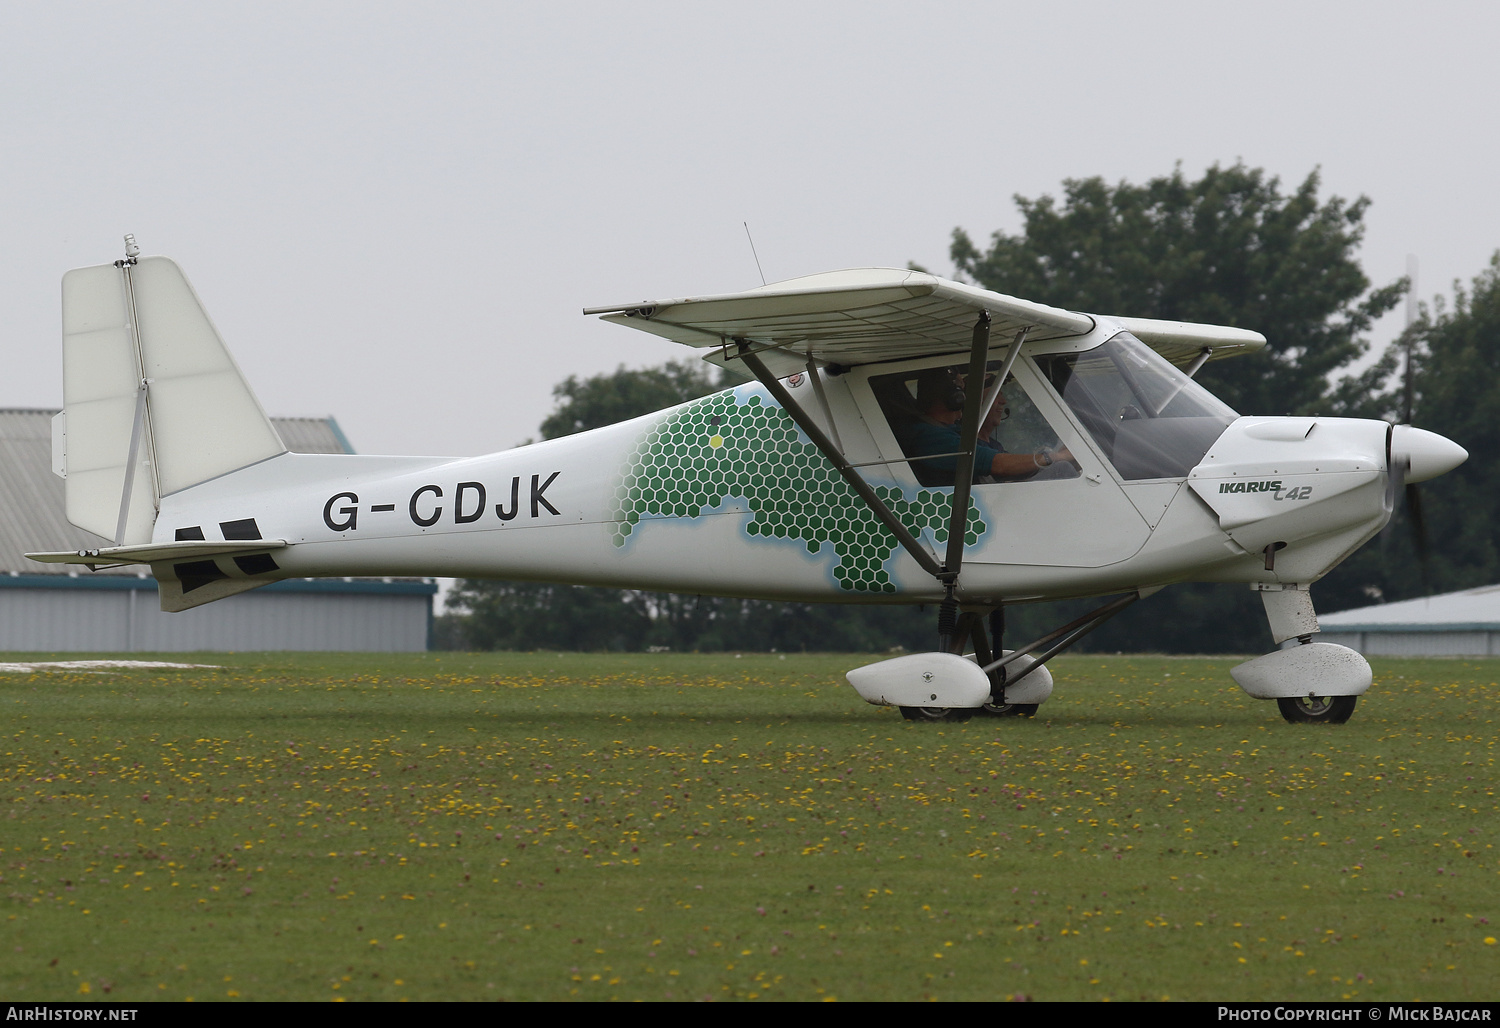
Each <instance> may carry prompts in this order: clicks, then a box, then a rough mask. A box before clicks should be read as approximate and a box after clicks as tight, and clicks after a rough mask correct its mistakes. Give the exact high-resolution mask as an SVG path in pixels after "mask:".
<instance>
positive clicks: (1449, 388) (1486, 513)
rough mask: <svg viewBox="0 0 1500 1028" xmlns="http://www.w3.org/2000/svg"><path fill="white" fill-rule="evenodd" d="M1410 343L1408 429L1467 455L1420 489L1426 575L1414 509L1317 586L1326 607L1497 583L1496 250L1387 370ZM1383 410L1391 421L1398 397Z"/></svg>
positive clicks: (1499, 341)
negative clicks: (1425, 431) (1436, 436)
mask: <svg viewBox="0 0 1500 1028" xmlns="http://www.w3.org/2000/svg"><path fill="white" fill-rule="evenodd" d="M1408 344H1410V346H1411V348H1412V353H1413V358H1414V360H1413V384H1414V386H1415V389H1414V398H1413V404H1412V423H1413V424H1415V425H1417V426H1418V427H1420V428H1426V429H1429V430H1431V431H1433V432H1437V433H1439V434H1440V435H1445V436H1447V437H1448V438H1449V439H1452V440H1453V441H1454V442H1456V443H1458V444H1459V445H1460V446H1463V447H1465V448H1466V449H1468V451H1469V452H1470V454H1471V455H1472V456H1471V457H1470V458H1469V460H1467V461H1465V462H1464V463H1463V464H1461V465H1460V466H1459V467H1458V468H1456V469H1455V470H1453V471H1450V472H1448V473H1447V474H1446V475H1443V476H1442V477H1441V478H1436V479H1433V480H1432V481H1430V482H1424V483H1422V484H1421V485H1420V486H1419V487H1418V488H1419V489H1420V491H1421V504H1422V514H1423V520H1424V521H1425V523H1426V536H1427V542H1428V545H1427V550H1428V556H1427V561H1426V568H1425V571H1424V568H1423V561H1422V559H1421V557H1420V556H1419V554H1418V549H1417V546H1416V540H1415V538H1414V536H1413V532H1412V528H1413V525H1412V519H1411V512H1410V511H1407V510H1403V511H1401V512H1400V513H1399V514H1398V516H1397V518H1396V521H1395V523H1394V524H1393V525H1392V526H1391V529H1390V531H1388V532H1387V533H1385V534H1384V535H1383V536H1382V537H1381V538H1380V539H1379V540H1377V541H1375V542H1373V543H1371V544H1369V545H1367V546H1366V547H1365V548H1364V549H1362V550H1361V551H1360V552H1358V553H1356V554H1355V555H1354V556H1353V557H1351V558H1350V559H1349V560H1348V561H1347V562H1345V563H1344V564H1343V565H1341V566H1340V567H1339V568H1337V569H1336V570H1335V571H1334V572H1333V573H1332V574H1330V575H1329V576H1328V577H1327V578H1326V579H1324V581H1323V582H1322V583H1320V586H1319V589H1320V592H1325V593H1327V594H1328V595H1329V596H1330V597H1331V598H1332V599H1333V600H1334V602H1335V604H1336V605H1335V606H1332V607H1330V609H1342V608H1345V607H1355V606H1363V605H1365V604H1368V603H1371V602H1373V601H1376V600H1402V599H1409V598H1411V597H1415V596H1420V595H1422V594H1423V593H1424V592H1426V591H1431V592H1447V591H1451V590H1454V589H1467V588H1472V587H1474V586H1479V585H1487V584H1490V583H1493V582H1495V581H1497V580H1500V546H1497V541H1496V528H1495V526H1496V524H1497V523H1500V468H1497V467H1496V465H1495V462H1494V461H1493V460H1492V459H1490V456H1491V455H1493V454H1495V453H1500V423H1497V422H1496V420H1495V417H1494V413H1493V412H1494V411H1496V410H1500V253H1497V254H1496V255H1495V256H1494V257H1492V258H1491V259H1490V264H1489V267H1487V268H1486V269H1485V270H1484V271H1482V272H1481V273H1480V274H1479V275H1477V276H1476V277H1475V278H1474V281H1473V282H1472V284H1471V285H1470V286H1469V287H1468V288H1464V287H1463V286H1461V285H1457V284H1455V286H1454V297H1453V301H1452V303H1451V305H1450V304H1449V303H1448V302H1446V301H1445V300H1444V299H1443V298H1442V297H1440V296H1439V297H1436V298H1434V300H1433V302H1432V303H1431V304H1424V305H1423V306H1422V311H1421V315H1420V317H1418V318H1417V319H1416V321H1414V322H1413V323H1412V325H1411V326H1410V328H1408V329H1407V331H1406V333H1405V334H1403V336H1402V337H1401V338H1400V339H1398V340H1397V341H1396V342H1395V343H1393V344H1392V346H1391V350H1390V352H1389V353H1388V354H1387V358H1388V359H1389V360H1390V361H1391V363H1393V364H1394V362H1395V359H1396V357H1397V355H1399V354H1402V353H1403V352H1404V351H1405V349H1406V347H1407V345H1408ZM1387 406H1388V407H1389V408H1390V411H1389V413H1390V414H1391V415H1392V418H1393V420H1394V415H1395V410H1396V407H1397V404H1396V402H1395V397H1394V396H1391V397H1388V398H1387ZM1320 603H1321V599H1320Z"/></svg>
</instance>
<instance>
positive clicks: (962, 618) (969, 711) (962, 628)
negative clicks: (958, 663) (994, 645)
mask: <svg viewBox="0 0 1500 1028" xmlns="http://www.w3.org/2000/svg"><path fill="white" fill-rule="evenodd" d="M978 619H979V615H977V614H971V613H968V612H965V613H963V614H960V613H959V610H958V603H957V602H956V601H954V600H953V599H952V597H951V596H950V597H949V598H948V599H945V600H944V601H943V605H942V606H941V607H939V608H938V650H939V651H941V652H943V653H957V654H959V655H962V654H963V652H964V646H965V644H966V643H967V642H968V641H969V633H970V632H971V631H973V630H975V629H978V631H979V633H980V635H981V636H982V635H983V632H984V629H983V628H981V627H980V626H979V620H978ZM974 714H975V711H974V709H973V708H971V707H902V708H901V716H902V717H904V718H906V720H908V721H967V720H969V718H971V717H973V716H974Z"/></svg>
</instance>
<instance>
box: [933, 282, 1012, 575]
mask: <svg viewBox="0 0 1500 1028" xmlns="http://www.w3.org/2000/svg"><path fill="white" fill-rule="evenodd" d="M1016 349H1017V348H1016V347H1012V348H1011V353H1012V354H1014V353H1015V352H1016ZM989 360H990V312H989V311H980V312H979V320H978V321H976V322H974V341H973V343H972V344H971V345H970V347H969V377H968V378H967V379H965V380H964V414H963V420H962V421H960V422H959V428H958V460H956V461H955V462H954V468H953V505H952V507H951V509H950V513H949V515H948V554H947V558H946V559H945V560H944V561H943V573H942V574H941V575H940V576H939V579H940V580H941V581H942V583H943V585H944V587H945V588H946V589H947V591H948V599H949V600H952V598H953V586H954V583H955V582H957V581H958V573H959V571H960V570H962V568H963V563H964V535H965V534H966V533H967V531H968V528H969V496H970V495H971V494H972V493H973V491H974V447H975V444H977V443H978V442H979V419H980V417H981V415H982V413H983V412H982V411H981V409H980V406H981V401H982V400H983V399H984V369H985V365H987V364H988V363H989Z"/></svg>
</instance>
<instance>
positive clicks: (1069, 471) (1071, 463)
mask: <svg viewBox="0 0 1500 1028" xmlns="http://www.w3.org/2000/svg"><path fill="white" fill-rule="evenodd" d="M994 378H995V376H994V375H991V376H989V379H988V380H987V381H986V382H985V385H986V386H989V385H991V384H992V383H993V382H994ZM1012 382H1014V380H1012ZM1009 417H1010V404H1008V403H1006V401H1005V394H1004V393H1001V394H999V395H998V396H996V397H995V402H994V403H993V404H991V405H990V409H989V412H988V413H987V414H986V415H985V417H984V421H983V422H982V423H981V424H980V426H979V442H980V444H981V445H983V446H988V447H989V448H990V449H992V450H998V451H999V452H1000V455H1001V456H1002V457H1006V458H1014V459H1013V460H1007V461H1006V464H1007V465H1008V466H1010V467H1011V468H1012V470H1011V471H1010V472H1009V473H1007V474H1005V475H997V474H995V473H994V472H993V471H992V472H991V473H990V474H988V475H987V474H985V473H984V472H983V470H982V469H980V468H979V467H978V466H977V465H976V467H975V469H974V471H975V474H974V481H975V482H977V483H980V484H984V483H991V482H1031V481H1042V480H1045V479H1050V478H1077V477H1078V462H1077V461H1075V460H1074V459H1073V454H1072V452H1071V451H1070V450H1068V448H1067V447H1061V448H1059V449H1055V450H1054V449H1052V448H1050V447H1045V446H1044V447H1042V448H1041V449H1040V450H1037V451H1036V452H1035V453H1032V454H1029V455H1028V454H1024V453H1011V452H1009V451H1008V450H1006V448H1005V446H1004V444H1002V443H1001V442H1000V423H1001V422H1002V421H1005V420H1006V419H1007V418H1009Z"/></svg>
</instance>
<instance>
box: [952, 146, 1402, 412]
mask: <svg viewBox="0 0 1500 1028" xmlns="http://www.w3.org/2000/svg"><path fill="white" fill-rule="evenodd" d="M1015 201H1016V205H1017V206H1018V207H1020V209H1021V213H1022V215H1023V217H1024V219H1025V227H1024V229H1023V230H1022V231H1021V233H1020V234H1018V235H1014V236H1012V235H1007V234H1006V233H1004V232H995V233H994V234H993V235H992V236H991V237H990V247H989V249H988V250H985V251H981V250H979V249H978V248H977V247H976V246H975V245H974V243H973V241H972V240H971V239H970V237H969V235H968V234H967V233H966V232H965V231H964V230H963V229H962V228H957V229H954V230H953V241H952V245H951V247H950V251H949V252H950V255H951V256H952V259H953V263H954V265H955V266H956V267H957V269H958V271H959V272H960V273H962V274H964V275H967V276H969V277H970V278H972V279H973V280H974V281H975V282H977V283H979V284H980V285H982V286H984V287H986V288H988V289H993V290H995V291H997V292H1002V293H1009V294H1012V295H1014V296H1020V297H1025V298H1026V299H1028V300H1037V301H1040V302H1042V303H1047V304H1051V305H1053V306H1056V307H1065V308H1069V309H1073V310H1084V311H1091V312H1095V313H1099V314H1122V315H1131V316H1135V317H1147V318H1163V319H1169V320H1174V321H1201V322H1208V323H1211V324H1218V325H1235V326H1239V327H1242V328H1250V329H1254V330H1256V331H1258V332H1261V333H1263V334H1264V335H1265V336H1266V339H1267V340H1268V345H1267V346H1266V349H1265V350H1263V351H1261V352H1260V353H1259V354H1255V355H1253V356H1248V357H1239V358H1235V359H1233V360H1228V361H1223V362H1215V363H1212V364H1209V365H1208V366H1207V367H1205V368H1204V369H1203V371H1202V372H1200V375H1201V378H1202V381H1203V383H1204V385H1206V386H1207V387H1208V388H1209V389H1211V390H1212V391H1213V392H1214V393H1216V394H1217V395H1218V396H1219V397H1220V398H1222V399H1223V400H1224V401H1225V402H1226V403H1228V404H1229V405H1230V406H1232V407H1234V408H1235V409H1236V410H1238V411H1240V412H1241V413H1242V414H1284V413H1297V414H1312V413H1335V412H1340V411H1341V410H1342V408H1344V407H1348V406H1350V404H1351V401H1354V400H1358V399H1361V398H1362V396H1363V394H1364V393H1365V392H1366V391H1367V389H1368V387H1369V386H1370V385H1371V384H1372V383H1371V381H1370V380H1369V379H1366V380H1364V381H1362V382H1361V383H1360V384H1359V385H1357V386H1356V387H1355V388H1353V389H1346V390H1345V391H1343V392H1339V391H1337V390H1333V389H1330V388H1329V385H1328V382H1329V379H1330V376H1333V375H1335V374H1337V372H1339V371H1340V370H1341V369H1343V368H1345V367H1347V366H1348V365H1349V363H1350V362H1351V361H1353V360H1355V359H1356V358H1358V357H1359V356H1360V355H1361V354H1363V353H1364V352H1365V350H1366V349H1367V347H1368V343H1366V342H1365V341H1364V339H1362V338H1361V333H1363V332H1364V331H1365V330H1366V329H1367V328H1368V327H1369V326H1370V323H1371V322H1372V321H1373V320H1374V319H1375V318H1378V317H1379V316H1380V315H1382V314H1384V313H1385V312H1386V311H1389V310H1391V309H1392V308H1393V307H1394V306H1395V305H1396V303H1397V302H1398V301H1399V300H1400V299H1401V297H1402V295H1403V293H1404V290H1405V287H1406V286H1405V280H1398V281H1396V282H1393V283H1391V284H1390V285H1387V286H1383V287H1381V288H1379V289H1376V290H1373V291H1371V290H1370V282H1369V279H1367V278H1366V277H1365V274H1364V272H1363V271H1362V270H1361V269H1360V266H1359V263H1358V261H1357V260H1356V259H1355V257H1354V253H1355V251H1356V250H1357V249H1358V247H1359V243H1360V240H1361V239H1362V238H1363V236H1364V215H1365V210H1366V208H1367V207H1368V206H1369V201H1368V200H1367V199H1365V198H1364V197H1360V198H1359V199H1358V200H1355V201H1354V202H1353V203H1349V202H1346V201H1344V200H1342V199H1340V198H1339V197H1336V196H1335V197H1331V198H1329V199H1328V200H1326V201H1324V202H1321V203H1320V202H1319V200H1318V173H1317V172H1316V171H1314V172H1312V173H1311V174H1310V175H1308V176H1307V178H1306V179H1305V180H1303V182H1302V184H1301V185H1300V186H1299V187H1297V189H1296V190H1295V191H1294V192H1292V193H1290V194H1286V195H1284V194H1283V193H1282V192H1281V187H1280V180H1279V179H1277V178H1275V177H1268V176H1267V175H1266V173H1265V172H1264V171H1262V170H1261V169H1258V168H1247V167H1245V166H1244V165H1243V164H1235V165H1234V166H1233V167H1230V168H1221V167H1219V166H1218V165H1215V166H1213V167H1211V168H1209V169H1208V170H1207V171H1206V172H1204V174H1203V177H1202V178H1200V179H1198V180H1197V181H1195V182H1189V181H1187V180H1186V179H1185V178H1184V177H1183V174H1182V169H1181V168H1178V169H1177V170H1175V171H1174V172H1173V173H1172V174H1170V175H1166V176H1163V177H1161V178H1155V179H1152V180H1151V181H1149V182H1147V183H1146V184H1145V185H1140V186H1137V185H1132V184H1130V183H1128V182H1121V183H1120V184H1118V185H1115V186H1110V185H1108V184H1107V183H1106V182H1105V181H1104V180H1103V179H1101V178H1087V179H1069V180H1067V181H1066V182H1064V183H1063V200H1062V202H1061V203H1060V204H1059V203H1058V201H1057V200H1055V199H1054V198H1053V197H1051V196H1042V197H1039V198H1037V199H1027V198H1026V197H1022V196H1017V197H1016V198H1015ZM1387 370H1388V369H1387Z"/></svg>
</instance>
